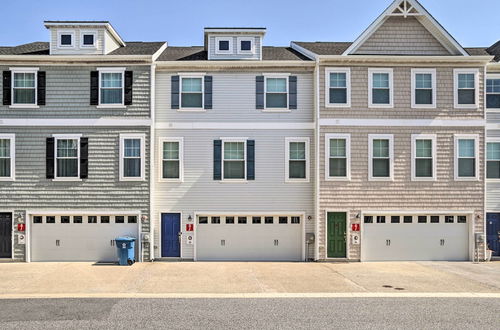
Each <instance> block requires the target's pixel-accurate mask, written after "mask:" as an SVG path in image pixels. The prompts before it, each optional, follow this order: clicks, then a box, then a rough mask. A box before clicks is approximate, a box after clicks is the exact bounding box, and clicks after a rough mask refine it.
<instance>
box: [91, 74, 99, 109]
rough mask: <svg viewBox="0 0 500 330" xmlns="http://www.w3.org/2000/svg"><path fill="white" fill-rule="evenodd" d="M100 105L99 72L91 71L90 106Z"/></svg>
mask: <svg viewBox="0 0 500 330" xmlns="http://www.w3.org/2000/svg"><path fill="white" fill-rule="evenodd" d="M98 104H99V71H90V105H98Z"/></svg>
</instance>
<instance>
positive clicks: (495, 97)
mask: <svg viewBox="0 0 500 330" xmlns="http://www.w3.org/2000/svg"><path fill="white" fill-rule="evenodd" d="M486 108H487V109H500V75H491V76H489V77H488V79H486Z"/></svg>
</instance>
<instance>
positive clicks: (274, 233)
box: [195, 216, 303, 261]
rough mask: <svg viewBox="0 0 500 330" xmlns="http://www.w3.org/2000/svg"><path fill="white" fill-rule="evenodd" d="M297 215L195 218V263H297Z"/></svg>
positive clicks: (299, 251) (299, 249)
mask: <svg viewBox="0 0 500 330" xmlns="http://www.w3.org/2000/svg"><path fill="white" fill-rule="evenodd" d="M302 221H303V219H302V217H300V216H199V217H198V225H197V228H196V242H195V244H196V259H197V260H249V261H252V260H254V261H261V260H275V261H300V260H303V256H302V236H303V233H302Z"/></svg>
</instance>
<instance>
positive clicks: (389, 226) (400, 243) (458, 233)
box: [361, 215, 470, 261]
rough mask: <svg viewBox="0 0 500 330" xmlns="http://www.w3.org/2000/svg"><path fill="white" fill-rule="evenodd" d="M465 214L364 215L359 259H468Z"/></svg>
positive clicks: (467, 229) (467, 233) (467, 235)
mask: <svg viewBox="0 0 500 330" xmlns="http://www.w3.org/2000/svg"><path fill="white" fill-rule="evenodd" d="M468 221H470V220H469V218H468V217H467V216H465V215H414V216H410V215H401V216H399V215H390V216H384V215H366V216H364V221H363V222H364V223H363V229H362V230H363V236H362V241H361V244H362V247H361V250H362V255H361V258H362V260H366V261H384V260H394V261H398V260H399V261H404V260H450V261H451V260H469V224H468Z"/></svg>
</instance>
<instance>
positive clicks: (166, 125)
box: [0, 121, 314, 130]
mask: <svg viewBox="0 0 500 330" xmlns="http://www.w3.org/2000/svg"><path fill="white" fill-rule="evenodd" d="M0 123H1V121H0ZM154 127H155V128H156V129H249V130H256V129H271V130H276V129H309V130H312V129H314V123H312V122H311V123H307V122H299V123H283V122H262V123H259V122H161V123H155V125H154Z"/></svg>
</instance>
